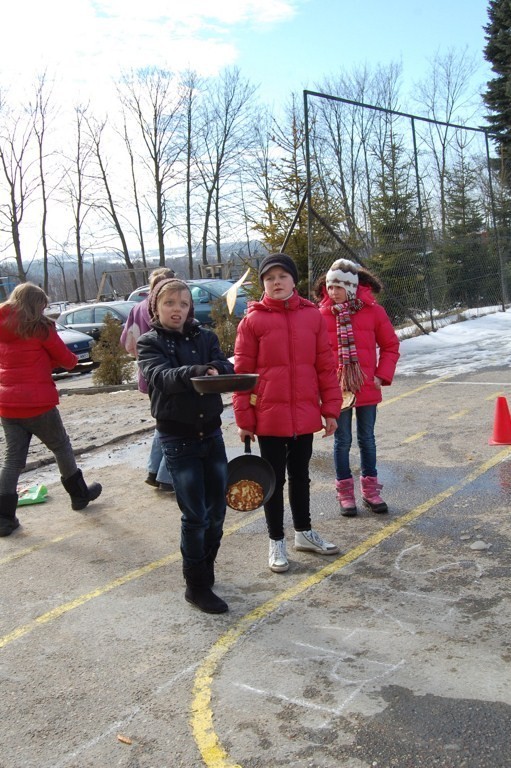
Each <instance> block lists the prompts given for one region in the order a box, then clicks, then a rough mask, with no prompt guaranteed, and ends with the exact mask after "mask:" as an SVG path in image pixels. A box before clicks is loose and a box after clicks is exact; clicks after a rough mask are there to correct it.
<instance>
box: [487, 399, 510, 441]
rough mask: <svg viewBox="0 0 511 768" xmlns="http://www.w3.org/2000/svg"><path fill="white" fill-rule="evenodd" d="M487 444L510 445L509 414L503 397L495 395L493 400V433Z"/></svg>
mask: <svg viewBox="0 0 511 768" xmlns="http://www.w3.org/2000/svg"><path fill="white" fill-rule="evenodd" d="M488 444H489V445H511V414H510V413H509V407H508V404H507V400H506V398H505V397H497V400H496V402H495V419H494V422H493V435H492V436H491V437H490V439H489V440H488Z"/></svg>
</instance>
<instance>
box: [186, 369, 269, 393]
mask: <svg viewBox="0 0 511 768" xmlns="http://www.w3.org/2000/svg"><path fill="white" fill-rule="evenodd" d="M258 378H259V374H257V373H233V374H219V375H218V376H194V377H192V378H191V379H190V381H191V382H192V385H193V387H194V389H196V390H197V392H200V393H201V394H202V395H212V394H216V393H222V392H243V391H248V390H251V389H254V387H255V385H256V384H257V379H258Z"/></svg>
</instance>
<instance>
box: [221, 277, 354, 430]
mask: <svg viewBox="0 0 511 768" xmlns="http://www.w3.org/2000/svg"><path fill="white" fill-rule="evenodd" d="M234 369H235V371H236V373H258V374H259V379H258V382H257V388H256V389H255V390H254V392H252V393H251V392H235V393H234V395H233V406H234V413H235V417H236V423H237V425H238V427H240V428H241V429H246V430H248V431H250V432H254V433H255V434H257V435H271V436H274V437H291V436H293V435H304V434H310V433H312V432H318V431H319V430H320V429H322V421H321V416H323V417H327V416H330V417H333V418H337V417H338V416H339V413H340V410H341V401H342V398H341V393H340V389H339V384H338V382H337V376H336V371H335V366H334V361H333V358H332V353H331V350H330V345H329V343H328V337H327V333H326V327H325V323H324V321H323V319H322V317H321V315H320V313H319V312H318V309H317V307H316V306H315V305H314V304H313V303H312V302H311V301H307V299H303V298H301V296H299V295H298V293H297V292H296V291H294V293H293V295H292V296H291V298H290V299H288V300H287V301H279V300H275V299H270V298H269V297H268V296H266V295H265V296H264V297H263V299H262V300H261V301H254V302H249V305H248V310H247V315H246V316H245V317H244V318H243V320H242V321H241V322H240V324H239V326H238V332H237V336H236V343H235V348H234Z"/></svg>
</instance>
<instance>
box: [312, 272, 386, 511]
mask: <svg viewBox="0 0 511 768" xmlns="http://www.w3.org/2000/svg"><path fill="white" fill-rule="evenodd" d="M315 290H316V296H317V298H318V299H320V304H319V308H320V312H321V314H322V315H323V317H324V318H325V321H326V325H327V330H328V336H329V339H330V344H331V348H332V352H333V356H334V359H335V362H336V365H337V371H338V378H339V382H340V386H341V390H342V392H343V404H344V407H343V411H342V413H341V415H340V417H339V419H338V426H337V429H336V431H335V435H334V463H335V473H336V489H337V498H338V499H339V502H340V506H341V514H342V515H345V516H346V517H353V516H354V515H356V514H357V505H356V501H355V491H354V482H353V476H352V474H351V468H350V448H351V442H352V434H351V424H352V413H353V410H354V411H355V415H356V421H357V442H358V447H359V450H360V488H361V493H362V501H363V502H364V504H365V506H367V507H368V508H369V509H371V510H372V511H373V512H380V513H382V512H388V507H387V504H386V503H385V502H384V501H383V499H382V498H381V495H380V493H381V489H382V487H383V486H382V484H381V483H379V482H378V477H377V475H378V473H377V470H376V441H375V437H374V425H375V421H376V407H377V405H378V403H380V402H381V399H382V394H381V387H382V386H388V385H390V384H391V383H392V379H393V377H394V371H395V369H396V364H397V361H398V359H399V339H398V338H397V336H396V333H395V331H394V328H393V327H392V324H391V322H390V320H389V317H388V315H387V313H386V312H385V310H384V308H383V307H382V306H380V305H379V304H377V303H376V300H375V298H374V294H375V293H379V292H380V291H381V283H380V282H379V281H378V279H377V278H376V277H375V276H374V275H372V274H371V273H370V272H368V270H366V269H363V268H362V267H359V266H358V265H357V264H355V263H354V262H352V261H348V260H347V259H338V260H337V261H335V262H334V263H333V264H332V266H331V267H330V269H329V270H328V272H327V274H326V278H322V279H321V278H320V280H318V282H317V283H316V286H315ZM349 393H351V395H350V394H349ZM350 400H351V401H352V402H353V405H354V408H346V405H348V404H349V402H350Z"/></svg>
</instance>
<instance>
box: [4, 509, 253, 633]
mask: <svg viewBox="0 0 511 768" xmlns="http://www.w3.org/2000/svg"><path fill="white" fill-rule="evenodd" d="M261 514H262V513H261V512H257V513H255V514H253V515H250V516H249V517H243V519H240V521H239V523H235V524H234V525H231V526H229V527H228V528H227V529H226V531H225V533H227V535H229V534H232V533H235V532H236V531H238V530H239V529H240V528H243V527H244V526H245V525H248V524H250V523H251V522H253V521H254V520H257V519H259V518H260V517H261ZM178 560H181V553H180V552H173V553H171V554H169V555H165V557H161V558H160V559H159V560H155V561H154V562H152V563H148V564H147V565H144V566H142V567H141V568H136V569H135V570H134V571H130V572H129V573H125V574H124V576H120V577H119V578H118V579H114V580H113V581H111V582H109V583H108V584H104V585H103V586H102V587H98V588H97V589H93V590H92V592H87V593H86V594H84V595H79V596H78V597H77V598H75V599H74V600H70V601H69V602H68V603H63V604H62V605H58V606H57V607H56V608H53V609H52V610H51V611H47V612H46V613H43V614H41V616H37V617H36V618H35V619H32V621H29V622H27V624H23V625H22V626H21V627H17V628H16V629H14V630H13V631H12V632H9V634H7V635H4V636H3V637H0V648H5V646H6V645H9V644H10V643H13V642H14V641H15V640H19V639H20V637H24V636H25V635H28V634H29V633H30V632H33V631H34V629H37V627H40V626H42V625H44V624H49V623H50V622H51V621H54V620H55V619H58V618H60V617H61V616H63V615H64V614H66V613H69V612H70V611H74V609H75V608H79V607H80V606H81V605H85V603H88V602H89V601H90V600H94V599H95V598H96V597H102V596H103V595H106V594H107V592H111V591H112V590H113V589H117V588H118V587H122V586H124V584H129V582H130V581H135V579H140V578H141V577H142V576H146V575H147V574H148V573H152V572H153V571H156V570H158V568H163V566H165V565H169V563H175V562H176V561H178Z"/></svg>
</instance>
